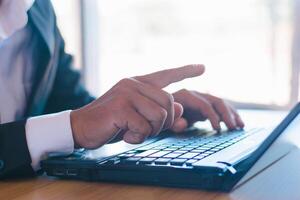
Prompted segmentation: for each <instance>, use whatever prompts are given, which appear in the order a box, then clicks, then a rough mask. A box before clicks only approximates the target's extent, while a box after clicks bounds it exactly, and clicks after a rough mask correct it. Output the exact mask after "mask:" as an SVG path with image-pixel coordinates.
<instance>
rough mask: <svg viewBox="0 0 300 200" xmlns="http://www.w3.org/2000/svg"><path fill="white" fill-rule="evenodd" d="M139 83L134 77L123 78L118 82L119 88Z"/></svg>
mask: <svg viewBox="0 0 300 200" xmlns="http://www.w3.org/2000/svg"><path fill="white" fill-rule="evenodd" d="M136 84H137V81H136V80H135V79H134V78H123V79H122V80H120V81H119V82H118V83H117V86H118V88H131V87H134V86H135V85H136Z"/></svg>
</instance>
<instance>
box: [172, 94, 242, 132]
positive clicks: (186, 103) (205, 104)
mask: <svg viewBox="0 0 300 200" xmlns="http://www.w3.org/2000/svg"><path fill="white" fill-rule="evenodd" d="M173 97H174V99H175V102H178V103H180V104H181V105H182V106H183V108H184V113H183V116H182V117H181V118H178V119H176V120H175V122H174V124H173V127H172V128H171V129H172V130H173V131H175V132H181V131H183V130H184V129H185V128H187V127H188V126H189V125H192V124H193V123H195V122H196V121H204V120H206V119H208V120H209V121H210V123H211V125H212V127H213V129H215V130H217V131H220V129H221V127H220V122H221V121H223V122H224V123H225V124H226V126H227V127H228V129H230V130H233V129H236V128H243V127H244V123H243V121H242V119H241V117H240V116H239V114H238V113H237V112H236V111H235V109H234V108H233V107H232V106H231V105H230V104H229V103H227V102H226V101H224V100H222V99H220V98H218V97H215V96H212V95H209V94H202V93H199V92H196V91H188V90H185V89H183V90H180V91H178V92H176V93H174V94H173Z"/></svg>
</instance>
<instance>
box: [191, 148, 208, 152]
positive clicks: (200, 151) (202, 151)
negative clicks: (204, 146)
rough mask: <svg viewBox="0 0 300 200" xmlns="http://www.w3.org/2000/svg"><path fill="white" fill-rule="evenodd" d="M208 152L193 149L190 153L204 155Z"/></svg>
mask: <svg viewBox="0 0 300 200" xmlns="http://www.w3.org/2000/svg"><path fill="white" fill-rule="evenodd" d="M205 151H206V150H200V149H193V150H192V151H190V152H191V153H204V152H205Z"/></svg>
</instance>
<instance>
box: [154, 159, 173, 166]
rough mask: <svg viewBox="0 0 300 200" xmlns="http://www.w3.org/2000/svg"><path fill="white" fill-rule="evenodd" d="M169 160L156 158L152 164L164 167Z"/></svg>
mask: <svg viewBox="0 0 300 200" xmlns="http://www.w3.org/2000/svg"><path fill="white" fill-rule="evenodd" d="M170 160H171V159H170V158H158V159H156V160H155V161H154V163H155V164H158V165H166V164H168V163H169V162H170Z"/></svg>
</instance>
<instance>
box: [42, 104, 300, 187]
mask: <svg viewBox="0 0 300 200" xmlns="http://www.w3.org/2000/svg"><path fill="white" fill-rule="evenodd" d="M299 112H300V103H298V104H297V105H296V106H295V107H294V108H293V109H292V110H291V111H290V113H289V114H288V115H287V116H286V117H285V118H284V119H283V121H282V122H281V123H280V124H279V125H278V126H277V127H276V128H271V129H269V128H253V129H244V130H235V131H224V132H222V133H221V134H219V133H215V134H211V133H210V132H209V131H205V130H202V129H199V128H195V127H192V128H189V129H187V130H186V131H184V133H182V134H180V135H178V134H173V133H171V132H168V131H165V132H162V133H161V134H160V135H159V136H158V137H155V138H151V139H149V140H147V141H145V142H144V143H143V144H140V145H132V146H129V147H128V148H125V149H123V150H122V151H119V152H117V153H115V152H116V151H115V149H112V150H111V151H112V152H114V153H111V155H109V154H108V155H107V156H99V157H97V156H95V155H97V154H93V152H95V151H97V150H94V151H91V150H84V149H79V150H76V151H75V152H74V153H73V154H72V155H69V156H50V157H49V158H47V159H46V160H43V161H42V162H41V166H42V169H43V170H44V171H45V172H46V174H47V175H49V176H56V177H60V178H66V179H78V180H85V181H108V182H118V183H131V184H147V185H159V186H168V187H183V188H199V189H205V190H217V191H225V192H229V191H231V190H232V189H233V188H234V187H235V185H236V184H237V183H238V182H239V181H240V180H241V179H242V178H243V177H244V176H245V174H246V173H247V172H248V171H249V170H250V168H251V167H252V166H253V165H254V164H255V163H256V161H257V160H258V159H259V158H260V157H261V156H262V155H263V154H264V152H265V151H266V150H267V149H268V148H269V147H270V146H271V144H272V143H273V142H274V141H275V140H276V139H277V138H278V137H279V136H280V135H281V133H282V132H283V131H284V130H285V129H286V128H287V127H288V126H289V125H290V124H291V123H292V122H293V120H294V119H295V118H296V117H297V116H298V114H299ZM91 155H92V156H91Z"/></svg>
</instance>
